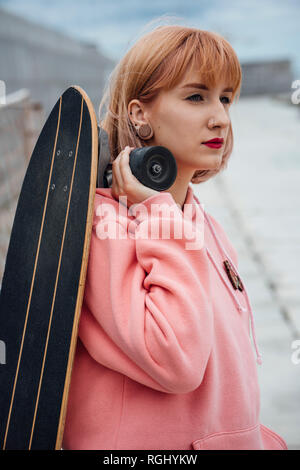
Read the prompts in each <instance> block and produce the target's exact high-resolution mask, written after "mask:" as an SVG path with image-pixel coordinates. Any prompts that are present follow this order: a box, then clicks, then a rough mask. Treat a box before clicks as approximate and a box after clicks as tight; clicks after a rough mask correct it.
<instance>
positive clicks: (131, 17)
mask: <svg viewBox="0 0 300 470" xmlns="http://www.w3.org/2000/svg"><path fill="white" fill-rule="evenodd" d="M0 7H2V8H4V9H6V10H8V11H10V12H12V13H15V14H18V15H20V16H23V17H25V18H27V19H30V20H33V21H34V22H37V23H39V24H42V25H45V26H48V27H50V28H51V29H56V30H59V31H62V32H64V33H66V34H68V35H69V36H72V37H75V38H78V39H80V40H82V41H85V42H91V43H94V44H96V45H97V46H98V48H99V49H100V50H101V51H102V52H103V53H104V54H105V55H107V56H109V57H110V58H112V59H113V60H115V61H117V60H119V59H120V58H121V57H122V56H123V55H124V53H125V52H126V51H127V50H128V49H129V48H130V46H131V45H132V44H133V43H134V42H135V41H136V40H137V39H138V37H140V36H141V35H143V34H144V33H145V32H147V31H148V30H150V29H153V27H154V26H156V25H158V24H175V23H177V24H185V25H187V26H195V27H197V28H200V29H206V30H211V31H215V32H218V33H219V34H221V35H223V36H224V37H225V38H226V39H227V40H228V41H229V42H230V43H231V45H232V46H233V48H234V49H235V51H236V53H237V55H238V57H239V59H240V61H244V62H245V61H254V60H269V59H290V60H291V61H292V67H293V72H294V78H300V52H299V50H300V48H299V44H300V27H299V25H300V0H284V1H283V0H251V1H250V0H151V1H150V2H142V1H141V0H126V1H124V0H110V1H107V0H84V1H83V0H81V1H80V0H51V1H50V2H49V0H0Z"/></svg>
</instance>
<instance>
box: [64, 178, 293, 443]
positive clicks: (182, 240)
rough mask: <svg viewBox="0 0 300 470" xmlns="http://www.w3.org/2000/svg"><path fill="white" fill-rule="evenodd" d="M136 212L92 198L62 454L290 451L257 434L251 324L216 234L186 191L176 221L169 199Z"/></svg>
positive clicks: (219, 231) (261, 430) (229, 251)
mask: <svg viewBox="0 0 300 470" xmlns="http://www.w3.org/2000/svg"><path fill="white" fill-rule="evenodd" d="M104 204H105V205H106V206H104ZM153 204H166V206H165V207H167V208H168V209H170V208H171V207H172V208H173V212H172V211H170V210H169V213H167V212H165V213H162V212H157V213H156V214H155V212H153V211H152V209H151V205H153ZM99 205H100V206H99ZM142 205H143V209H145V208H146V209H147V211H148V213H145V212H143V211H142V210H139V209H140V207H141V205H140V204H139V205H138V206H137V207H136V212H135V214H133V213H131V214H130V213H129V211H128V209H127V206H125V205H123V204H119V203H118V201H116V200H115V199H114V198H113V197H112V195H111V188H97V190H96V195H95V204H94V209H95V210H94V220H93V230H92V236H91V245H90V255H89V262H88V269H87V277H86V285H85V292H84V299H83V306H82V312H81V318H80V323H79V332H78V334H79V340H78V343H77V350H76V355H75V361H74V366H73V373H72V380H71V386H70V394H69V402H68V410H67V416H66V424H65V432H64V439H63V448H64V449H106V450H107V449H109V450H116V449H121V450H124V449H134V450H137V449H146V450H155V449H156V450H165V449H168V450H178V449H180V450H185V449H187V450H193V449H196V450H206V449H207V450H210V449H235V450H237V449H278V450H282V449H287V446H286V443H285V441H284V440H283V439H282V437H280V436H279V435H278V434H276V433H275V432H274V431H272V430H270V429H269V428H267V427H266V426H264V425H263V424H261V423H260V419H259V413H260V392H259V385H258V377H257V364H256V361H255V355H254V351H253V348H252V344H251V340H250V324H249V320H252V322H251V325H252V332H253V338H254V345H255V349H256V354H257V356H258V360H259V359H260V358H259V353H258V349H257V345H256V341H255V332H254V329H253V317H252V312H251V307H250V303H249V299H248V295H247V292H246V289H245V283H243V284H244V290H243V291H241V290H239V289H234V288H233V285H232V284H231V282H230V280H229V277H228V276H227V274H226V271H225V268H224V266H223V260H224V259H230V260H231V262H232V264H233V266H234V267H235V270H236V269H237V253H236V251H235V249H234V248H233V246H232V244H231V243H230V241H229V239H228V238H227V236H226V234H225V232H224V230H223V228H222V227H221V225H220V224H219V223H218V222H217V221H216V220H215V219H214V218H213V217H212V216H211V215H209V214H207V213H206V212H205V213H206V217H204V211H203V208H202V206H201V204H200V203H199V201H198V199H197V198H196V197H195V196H194V194H193V190H192V187H191V186H189V187H188V193H187V198H186V201H185V206H184V210H183V212H182V211H181V210H180V208H179V207H178V206H177V205H176V204H175V201H174V199H173V197H172V196H171V194H170V193H168V192H163V193H160V194H158V195H155V196H152V197H150V198H148V199H146V200H145V201H143V203H142ZM98 206H99V208H98ZM188 206H189V207H188ZM104 207H106V210H104ZM120 208H121V211H120ZM97 209H98V210H97ZM122 209H123V211H125V212H124V213H122ZM190 209H191V211H190ZM172 214H174V215H172ZM164 224H165V225H164ZM166 224H167V225H168V226H170V227H171V231H170V233H171V236H170V237H167V236H165V237H164V238H163V236H161V233H162V232H158V233H160V235H159V236H156V238H155V237H154V236H153V233H157V232H155V230H158V229H160V230H162V229H163V227H164V226H166ZM203 228H204V230H203ZM176 229H178V230H181V232H180V233H181V236H175V233H176V232H175V230H176ZM105 230H106V233H108V230H109V236H106V237H105ZM152 230H154V232H153V231H152ZM150 231H152V232H150ZM113 233H115V234H117V236H113V235H112V234H113ZM178 233H179V232H178ZM201 234H202V241H201ZM203 234H204V237H203ZM101 237H102V239H101ZM199 241H200V242H199ZM193 243H194V248H193V249H190V248H187V247H188V246H192V245H193ZM197 243H200V244H199V247H198V248H197V249H196V248H195V247H196V246H197ZM189 244H190V245H189Z"/></svg>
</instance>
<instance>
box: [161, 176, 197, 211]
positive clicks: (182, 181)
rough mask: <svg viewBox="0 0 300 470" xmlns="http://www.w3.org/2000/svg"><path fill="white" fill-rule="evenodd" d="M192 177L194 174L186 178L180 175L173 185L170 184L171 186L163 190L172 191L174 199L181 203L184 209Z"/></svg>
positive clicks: (181, 207) (180, 205)
mask: <svg viewBox="0 0 300 470" xmlns="http://www.w3.org/2000/svg"><path fill="white" fill-rule="evenodd" d="M191 177H192V175H190V174H189V175H188V176H187V177H185V178H184V177H182V176H180V175H178V176H177V178H176V180H175V181H174V183H173V184H172V186H170V188H169V189H167V190H166V191H162V192H163V193H166V192H168V193H170V194H171V196H172V197H173V199H174V201H175V202H176V204H178V205H179V207H180V209H181V210H182V211H183V206H184V203H185V200H186V197H187V190H188V185H189V182H190V180H191Z"/></svg>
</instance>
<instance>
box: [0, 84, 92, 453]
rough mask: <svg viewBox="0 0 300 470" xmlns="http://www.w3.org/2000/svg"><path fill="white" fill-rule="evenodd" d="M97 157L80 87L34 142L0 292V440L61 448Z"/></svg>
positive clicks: (11, 445)
mask: <svg viewBox="0 0 300 470" xmlns="http://www.w3.org/2000/svg"><path fill="white" fill-rule="evenodd" d="M97 165H98V128H97V119H96V115H95V111H94V108H93V105H92V103H91V101H90V99H89V98H88V96H87V94H86V93H85V92H84V90H82V89H81V88H80V87H78V86H72V87H69V88H68V89H67V90H66V91H65V92H64V93H63V94H62V95H61V96H60V98H59V99H58V101H57V103H56V105H55V106H54V108H53V109H52V111H51V113H50V115H49V117H48V119H47V121H46V123H45V125H44V127H43V129H42V131H41V133H40V136H39V138H38V140H37V143H36V145H35V148H34V150H33V153H32V156H31V159H30V162H29V164H28V168H27V171H26V174H25V177H24V181H23V184H22V188H21V192H20V195H19V200H18V204H17V208H16V213H15V218H14V223H13V227H12V231H11V236H10V242H9V247H8V252H7V256H6V264H5V270H4V275H3V280H2V287H1V294H0V340H1V341H2V342H3V343H4V344H5V347H6V363H5V364H0V446H1V447H0V448H1V449H3V450H5V449H8V450H9V449H14V450H15V449H28V450H30V449H45V450H46V449H61V443H62V438H63V429H64V420H65V414H66V406H67V396H68V390H69V384H70V378H71V370H72V364H73V359H74V353H75V347H76V340H77V329H78V322H79V316H80V310H81V306H82V300H83V293H84V284H85V277H86V269H87V263H88V255H89V245H90V236H91V228H92V217H93V205H94V197H95V191H96V179H97Z"/></svg>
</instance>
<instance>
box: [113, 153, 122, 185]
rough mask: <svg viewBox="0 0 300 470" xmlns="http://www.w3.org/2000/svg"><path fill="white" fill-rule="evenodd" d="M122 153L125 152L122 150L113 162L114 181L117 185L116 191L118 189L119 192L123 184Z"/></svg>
mask: <svg viewBox="0 0 300 470" xmlns="http://www.w3.org/2000/svg"><path fill="white" fill-rule="evenodd" d="M122 153H123V152H121V153H120V154H119V155H118V157H117V158H116V159H115V160H114V163H113V166H112V170H113V181H114V184H115V186H116V191H118V193H119V192H120V190H121V188H122V186H123V179H122V176H121V171H120V159H121V156H122Z"/></svg>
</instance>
